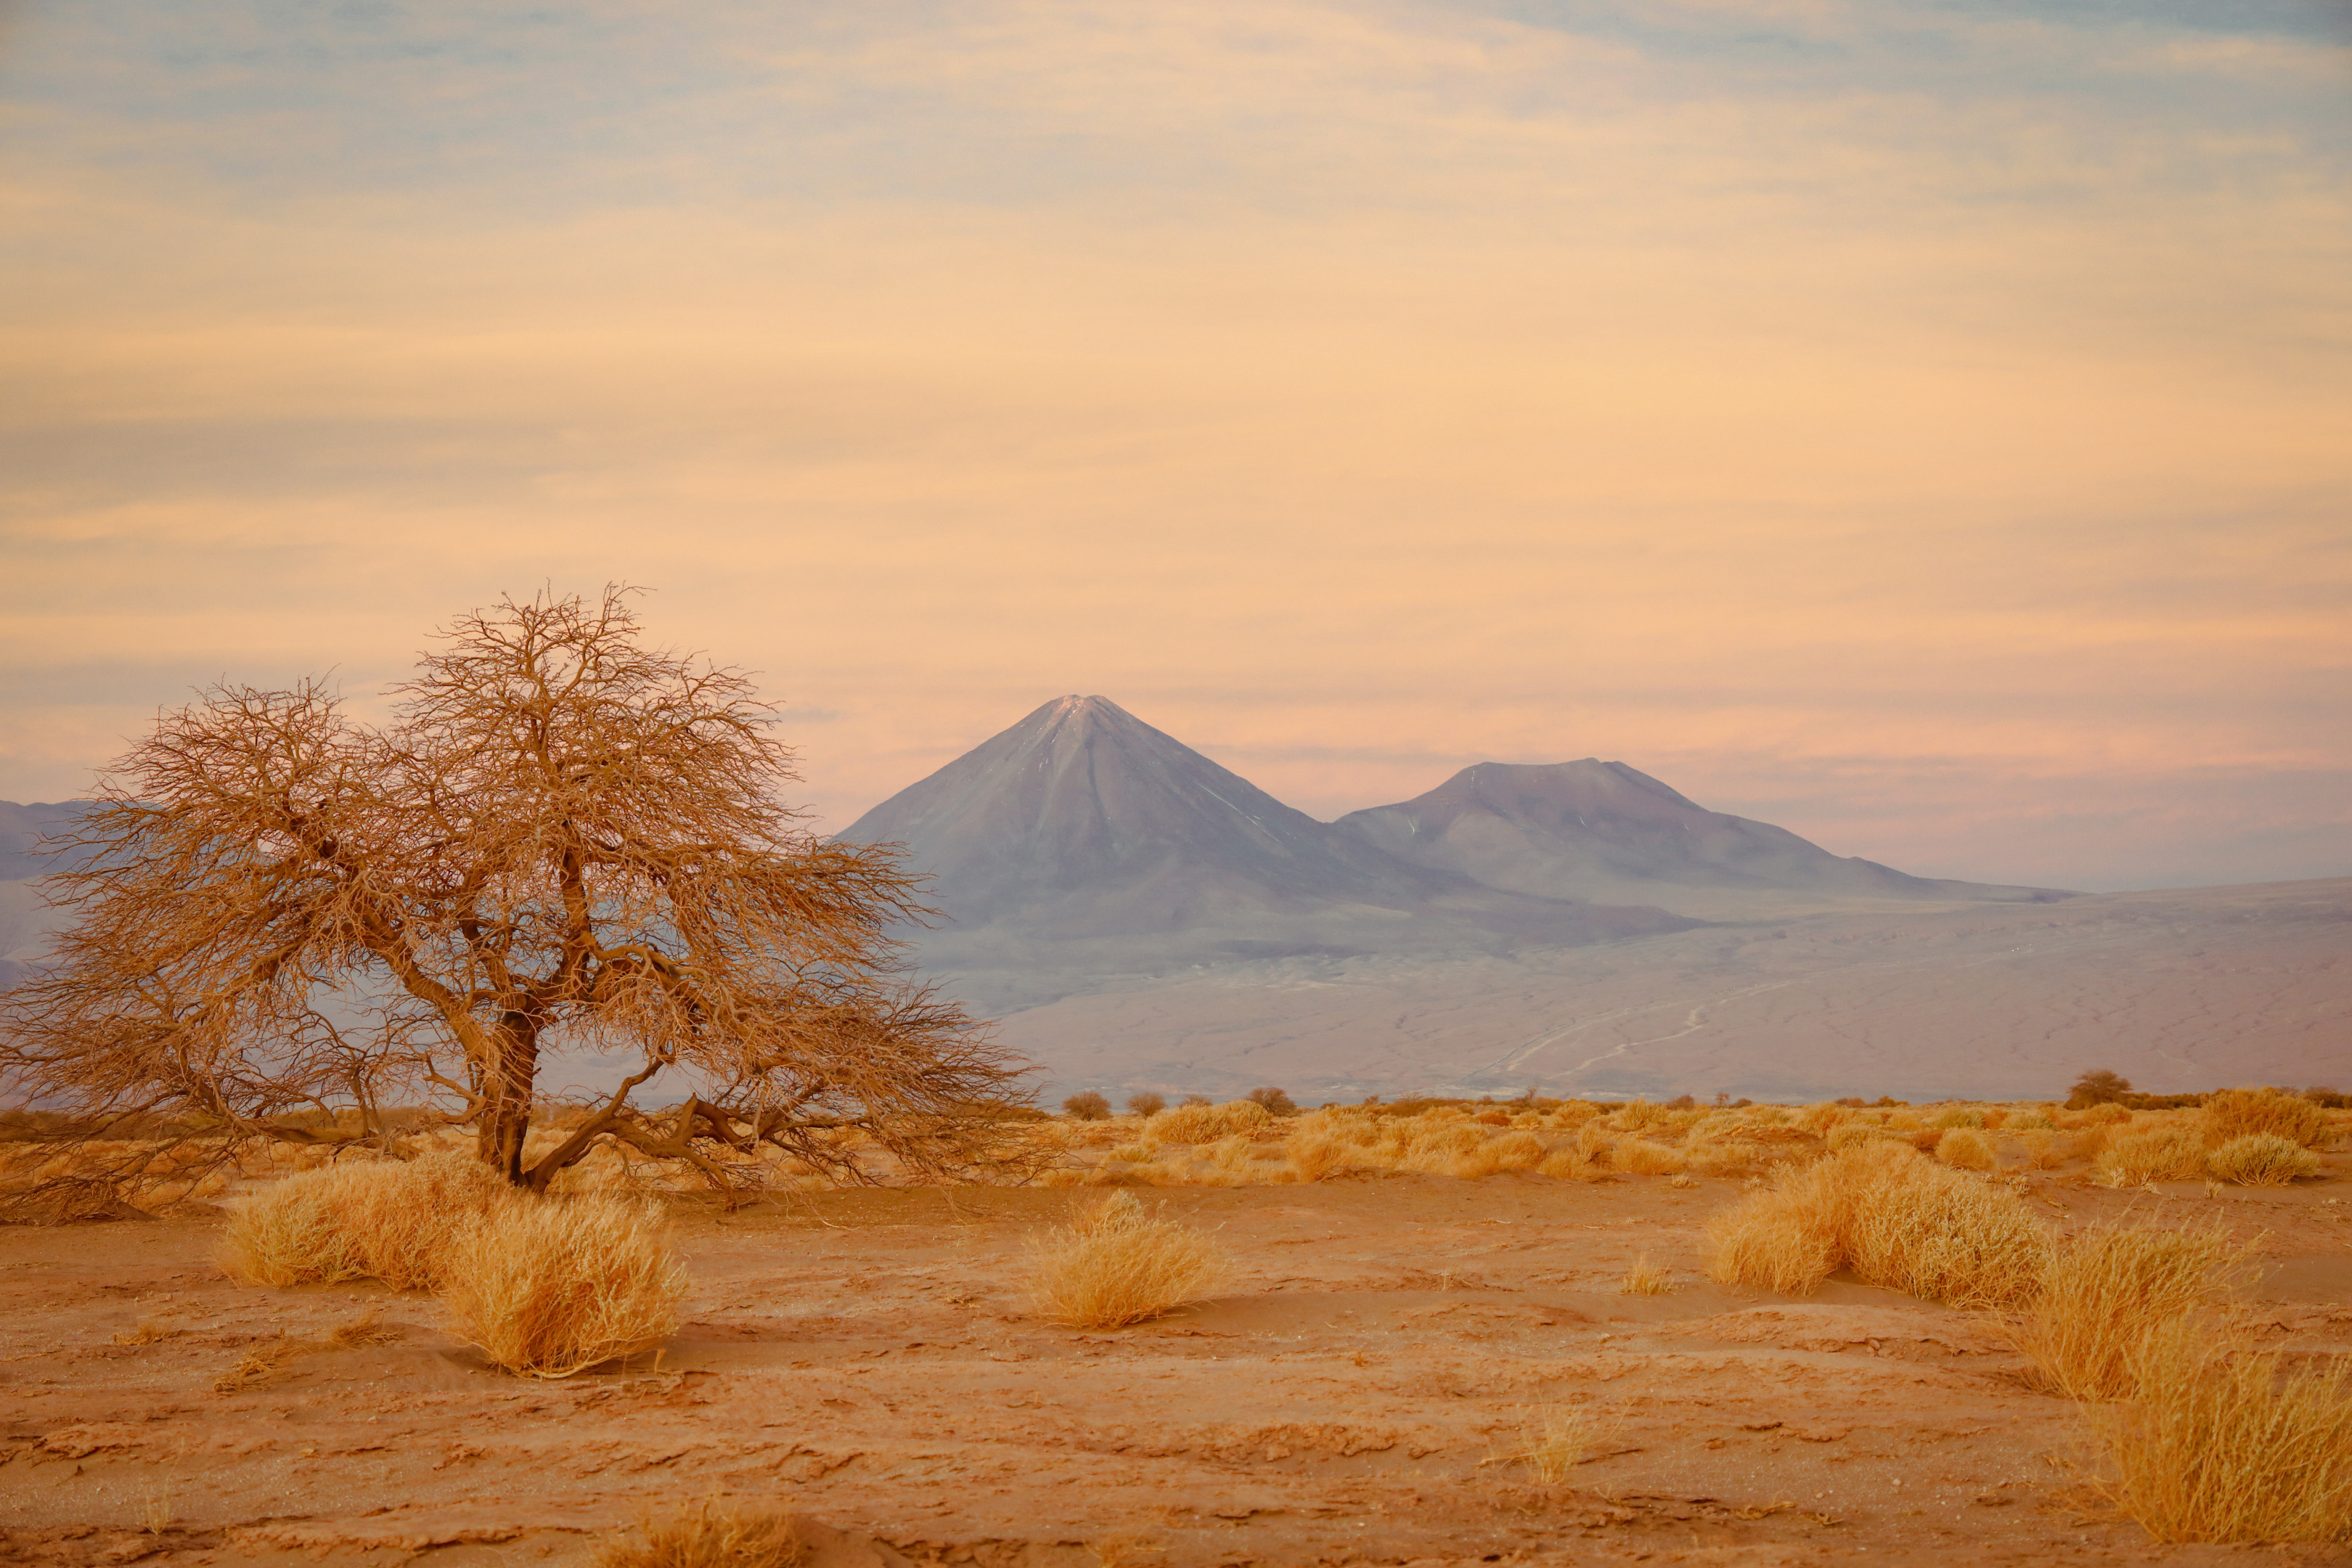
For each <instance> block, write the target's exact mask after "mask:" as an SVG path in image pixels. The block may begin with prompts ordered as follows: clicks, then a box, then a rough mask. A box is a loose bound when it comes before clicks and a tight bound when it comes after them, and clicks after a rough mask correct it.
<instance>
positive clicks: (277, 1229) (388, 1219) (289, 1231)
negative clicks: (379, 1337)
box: [216, 1154, 507, 1290]
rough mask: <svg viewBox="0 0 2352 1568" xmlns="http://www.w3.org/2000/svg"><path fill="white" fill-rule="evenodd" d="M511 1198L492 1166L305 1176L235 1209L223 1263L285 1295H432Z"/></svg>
mask: <svg viewBox="0 0 2352 1568" xmlns="http://www.w3.org/2000/svg"><path fill="white" fill-rule="evenodd" d="M506 1191H507V1188H506V1184H504V1183H503V1182H501V1181H500V1180H499V1176H498V1173H496V1172H494V1171H492V1170H491V1169H490V1168H489V1167H488V1166H487V1165H484V1164H483V1163H480V1162H479V1161H478V1160H474V1159H470V1158H467V1157H465V1156H462V1155H455V1154H428V1155H426V1156H425V1157H424V1158H422V1159H418V1160H412V1161H409V1162H408V1163H404V1164H403V1163H393V1162H373V1161H372V1162H369V1163H364V1164H362V1163H352V1164H340V1165H331V1166H327V1167H324V1168H322V1169H320V1170H315V1171H302V1172H298V1173H295V1174H293V1175H290V1176H288V1177H286V1178H285V1179H284V1180H282V1181H279V1182H278V1183H277V1184H275V1185H273V1186H271V1187H269V1188H268V1189H267V1190H265V1191H263V1192H260V1193H257V1194H255V1195H253V1196H252V1197H249V1198H245V1199H241V1200H239V1201H238V1202H236V1203H235V1204H232V1205H230V1206H229V1219H228V1227H227V1230H226V1234H225V1235H224V1236H223V1237H222V1239H221V1245H220V1249H219V1251H218V1253H217V1254H216V1258H217V1260H218V1261H219V1263H220V1266H221V1267H222V1268H224V1269H226V1271H227V1272H228V1273H229V1274H230V1275H232V1276H234V1277H235V1278H236V1279H243V1280H245V1281H246V1282H247V1283H248V1284H254V1285H269V1286H275V1287H277V1288H278V1289H286V1288H288V1287H289V1286H295V1285H333V1284H338V1283H340V1282H341V1281H343V1280H346V1279H381V1280H383V1282H384V1283H385V1284H387V1285H389V1286H391V1287H392V1288H393V1289H395V1290H415V1289H434V1288H435V1287H436V1286H437V1285H438V1284H439V1282H440V1278H441V1271H442V1268H443V1265H444V1261H445V1259H446V1256H447V1253H448V1250H449V1248H450V1247H451V1245H452V1244H453V1243H454V1242H455V1241H456V1240H457V1237H459V1236H461V1235H462V1234H463V1233H464V1232H465V1230H466V1229H467V1226H469V1225H470V1224H471V1223H472V1222H473V1221H475V1220H477V1219H478V1218H479V1217H480V1216H481V1215H483V1214H485V1213H487V1212H488V1209H489V1208H490V1206H491V1205H492V1204H493V1203H495V1202H497V1201H498V1200H499V1198H500V1196H501V1194H504V1193H505V1192H506Z"/></svg>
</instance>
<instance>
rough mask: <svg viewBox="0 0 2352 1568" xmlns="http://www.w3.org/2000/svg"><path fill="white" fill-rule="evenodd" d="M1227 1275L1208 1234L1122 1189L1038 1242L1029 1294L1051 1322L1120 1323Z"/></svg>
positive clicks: (1203, 1290) (1196, 1293)
mask: <svg viewBox="0 0 2352 1568" xmlns="http://www.w3.org/2000/svg"><path fill="white" fill-rule="evenodd" d="M1166 1114H1168V1115H1171V1116H1172V1115H1174V1114H1176V1113H1175V1112H1174V1111H1170V1112H1167V1113H1166ZM1225 1274H1226V1267H1225V1261H1224V1258H1223V1256H1222V1255H1221V1254H1220V1253H1219V1252H1218V1250H1217V1247H1216V1245H1215V1244H1214V1243H1213V1242H1212V1241H1211V1240H1210V1239H1209V1237H1206V1236H1204V1235H1202V1233H1201V1232H1200V1231H1198V1230H1195V1229H1194V1228H1193V1227H1192V1226H1189V1225H1185V1224H1183V1223H1181V1221H1178V1220H1172V1219H1169V1218H1167V1217H1165V1216H1164V1215H1154V1214H1152V1213H1150V1211H1148V1210H1147V1209H1145V1208H1144V1206H1143V1205H1141V1204H1140V1203H1138V1202H1137V1201H1136V1198H1135V1194H1132V1193H1128V1192H1115V1193H1113V1194H1110V1195H1109V1196H1108V1197H1107V1198H1104V1199H1103V1200H1101V1201H1100V1202H1099V1203H1097V1204H1094V1205H1091V1206H1089V1207H1088V1208H1087V1209H1085V1210H1083V1211H1081V1212H1080V1213H1079V1214H1078V1215H1077V1216H1076V1218H1075V1219H1074V1220H1072V1221H1071V1222H1070V1223H1069V1224H1068V1225H1066V1226H1057V1227H1055V1229H1053V1230H1051V1231H1048V1232H1047V1233H1046V1234H1045V1236H1044V1237H1041V1238H1040V1239H1039V1240H1038V1242H1037V1243H1036V1245H1035V1247H1034V1251H1033V1255H1032V1258H1031V1263H1030V1271H1029V1296H1030V1300H1031V1301H1032V1303H1033V1304H1034V1307H1035V1309H1036V1312H1037V1315H1038V1316H1039V1317H1041V1318H1044V1319H1045V1320H1046V1321H1048V1322H1054V1323H1060V1324H1062V1325H1063V1326H1064V1327H1066V1328H1073V1329H1117V1328H1124V1327H1125V1326H1127V1325H1128V1324H1129V1323H1139V1322H1142V1321H1144V1320H1145V1319H1147V1318H1156V1317H1158V1316H1159V1315H1160V1313H1162V1312H1166V1311H1170V1310H1173V1309H1175V1308H1177V1307H1181V1306H1182V1305H1184V1304H1185V1303H1186V1302H1188V1301H1197V1300H1200V1299H1201V1298H1202V1297H1203V1296H1205V1295H1207V1294H1208V1293H1209V1292H1210V1291H1211V1290H1213V1289H1216V1287H1217V1285H1218V1284H1219V1283H1220V1282H1221V1281H1222V1280H1223V1279H1224V1278H1225Z"/></svg>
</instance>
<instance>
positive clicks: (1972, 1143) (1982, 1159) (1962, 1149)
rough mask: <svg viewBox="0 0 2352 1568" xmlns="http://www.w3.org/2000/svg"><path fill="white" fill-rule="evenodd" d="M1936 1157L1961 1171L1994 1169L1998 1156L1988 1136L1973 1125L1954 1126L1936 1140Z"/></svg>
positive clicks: (1998, 1161)
mask: <svg viewBox="0 0 2352 1568" xmlns="http://www.w3.org/2000/svg"><path fill="white" fill-rule="evenodd" d="M1936 1158H1937V1159H1938V1160H1941V1161H1942V1162H1943V1163H1945V1164H1947V1165H1950V1166H1952V1167H1953V1168H1954V1169H1956V1170H1961V1171H1994V1170H1999V1169H2000V1155H1999V1154H1998V1153H1997V1152H1995V1151H1994V1149H1993V1142H1992V1139H1991V1137H1990V1136H1989V1135H1988V1134H1986V1133H1983V1132H1979V1131H1977V1130H1976V1129H1975V1128H1973V1127H1955V1128H1953V1129H1952V1130H1951V1131H1948V1132H1947V1133H1945V1134H1944V1135H1943V1136H1942V1137H1941V1138H1938V1139H1937V1140H1936Z"/></svg>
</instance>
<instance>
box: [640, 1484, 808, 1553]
mask: <svg viewBox="0 0 2352 1568" xmlns="http://www.w3.org/2000/svg"><path fill="white" fill-rule="evenodd" d="M637 1531H638V1537H637V1539H635V1540H630V1541H616V1542H607V1543H606V1544H605V1545H604V1546H602V1547H599V1548H598V1549H597V1552H596V1568H800V1564H801V1563H805V1562H806V1561H807V1560H808V1547H807V1545H806V1544H805V1543H804V1542H803V1541H802V1540H801V1538H800V1536H799V1534H798V1533H797V1532H796V1531H794V1530H793V1518H792V1515H790V1514H788V1513H779V1512H772V1511H764V1510H763V1511H760V1512H745V1513H739V1512H736V1511H735V1510H731V1509H729V1508H726V1507H724V1506H723V1505H721V1504H720V1502H719V1500H718V1499H716V1498H707V1499H705V1500H703V1501H701V1502H699V1503H697V1504H695V1505H694V1506H692V1507H690V1508H685V1509H680V1510H677V1512H675V1513H670V1514H667V1515H657V1514H655V1513H652V1512H650V1511H648V1512H647V1513H646V1516H645V1518H644V1519H643V1520H642V1521H640V1522H639V1524H638V1526H637Z"/></svg>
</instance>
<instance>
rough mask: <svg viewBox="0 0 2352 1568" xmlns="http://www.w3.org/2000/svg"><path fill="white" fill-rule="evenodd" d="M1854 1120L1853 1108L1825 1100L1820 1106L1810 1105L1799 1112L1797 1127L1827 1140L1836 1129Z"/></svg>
mask: <svg viewBox="0 0 2352 1568" xmlns="http://www.w3.org/2000/svg"><path fill="white" fill-rule="evenodd" d="M1849 1121H1853V1107H1852V1106H1848V1105H1840V1104H1838V1103H1837V1102H1836V1101H1835V1100H1823V1101H1822V1102H1821V1103H1820V1104H1818V1105H1808V1106H1807V1107H1805V1108H1804V1109H1803V1110H1800V1111H1799V1112H1797V1125H1798V1126H1800V1127H1801V1128H1803V1129H1804V1130H1805V1131H1808V1132H1813V1133H1818V1134H1820V1135H1821V1136H1822V1137H1824V1138H1826V1137H1828V1136H1829V1134H1830V1133H1831V1132H1832V1131H1835V1130H1836V1129H1838V1128H1840V1127H1843V1126H1844V1125H1845V1124H1846V1123H1847V1122H1849Z"/></svg>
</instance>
